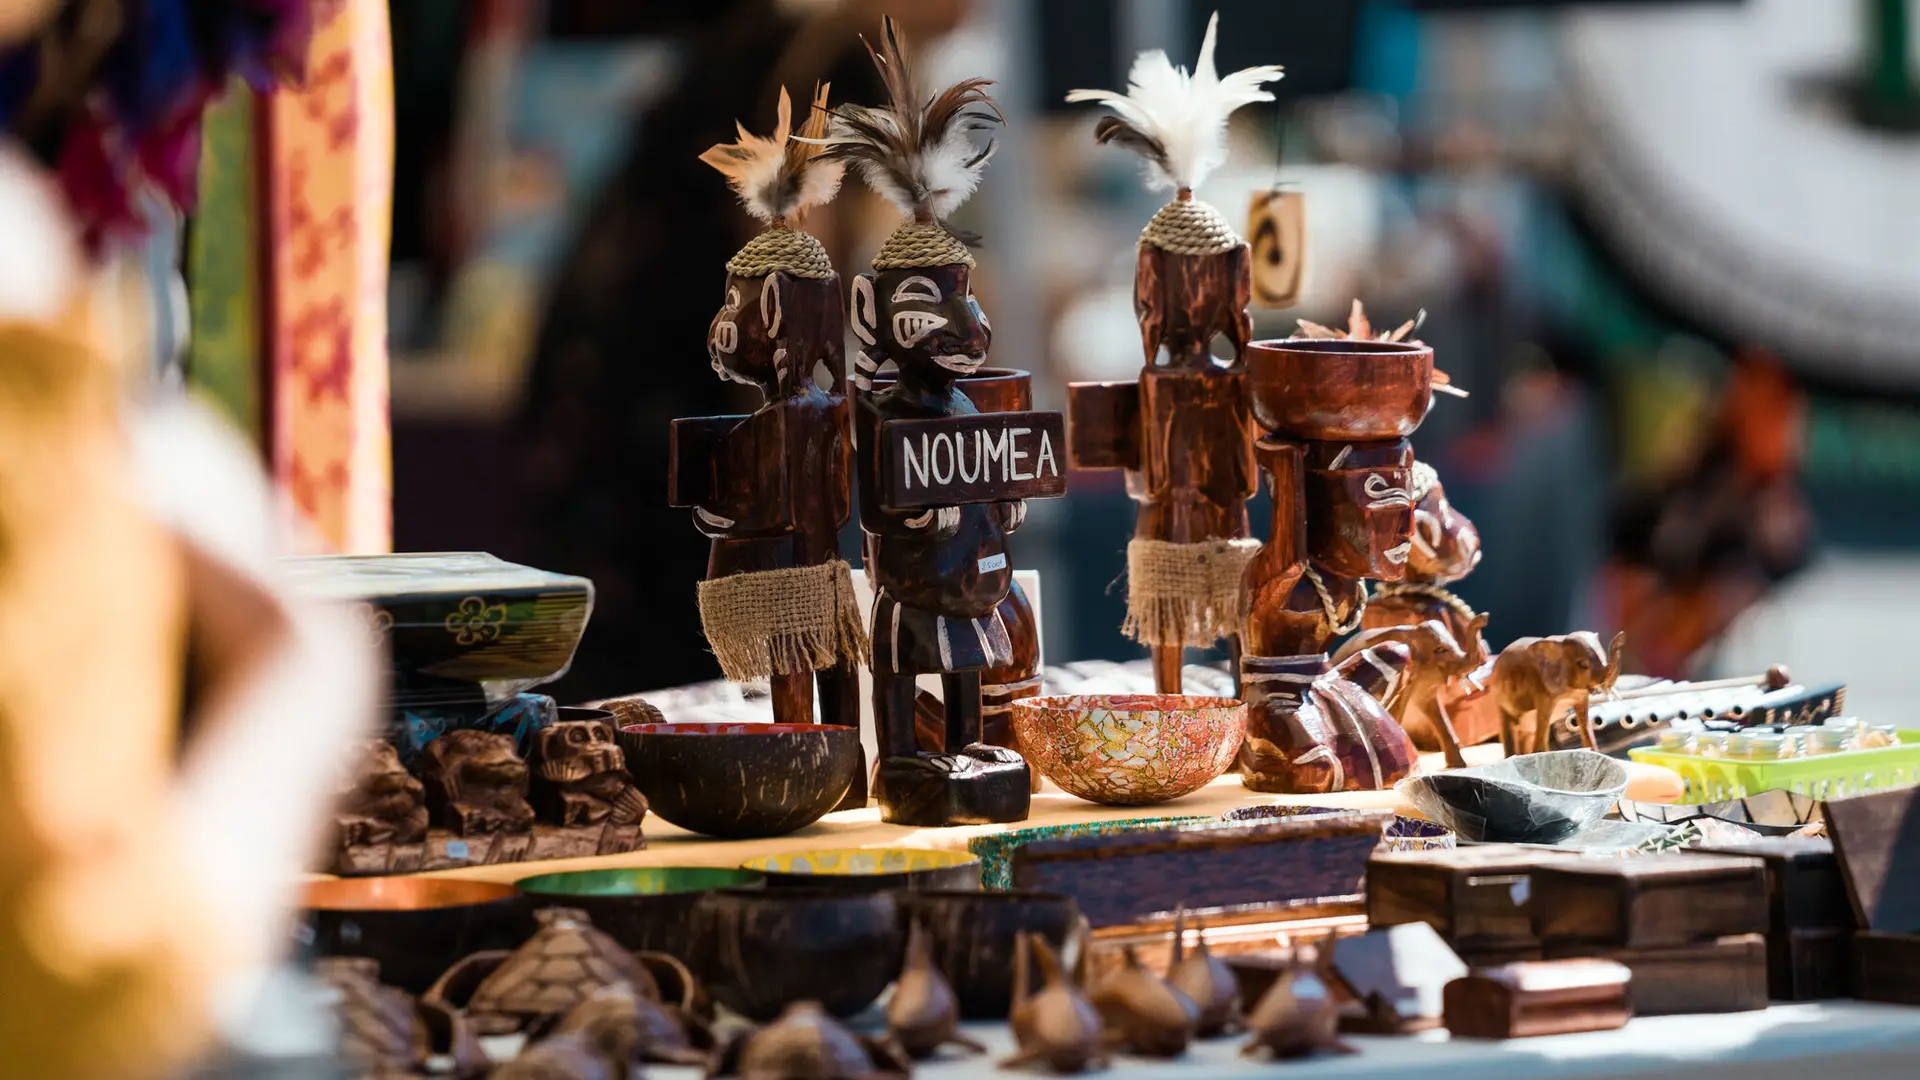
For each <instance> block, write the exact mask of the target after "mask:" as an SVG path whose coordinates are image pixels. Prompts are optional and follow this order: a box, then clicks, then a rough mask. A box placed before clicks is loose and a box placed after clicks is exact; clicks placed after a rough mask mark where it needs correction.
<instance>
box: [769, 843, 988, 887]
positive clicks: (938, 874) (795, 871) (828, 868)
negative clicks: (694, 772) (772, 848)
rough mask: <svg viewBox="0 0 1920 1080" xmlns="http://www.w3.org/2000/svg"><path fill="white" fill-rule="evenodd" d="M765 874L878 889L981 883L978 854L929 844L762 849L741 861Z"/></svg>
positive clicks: (795, 881)
mask: <svg viewBox="0 0 1920 1080" xmlns="http://www.w3.org/2000/svg"><path fill="white" fill-rule="evenodd" d="M740 866H741V869H743V870H755V871H758V872H760V873H762V874H765V875H766V877H767V888H769V889H775V890H778V889H817V890H826V891H833V892H879V891H882V890H886V889H978V888H979V887H980V858H979V856H977V855H974V854H972V853H971V852H966V851H934V850H930V849H925V848H896V847H876V848H828V849H824V850H820V851H794V852H788V853H786V854H784V855H761V856H759V857H757V858H752V859H748V860H747V861H746V862H744V863H741V864H740Z"/></svg>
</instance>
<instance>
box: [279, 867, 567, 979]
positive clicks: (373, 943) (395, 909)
mask: <svg viewBox="0 0 1920 1080" xmlns="http://www.w3.org/2000/svg"><path fill="white" fill-rule="evenodd" d="M533 928H534V927H533V916H532V908H531V907H530V906H529V905H528V903H527V901H526V898H525V897H523V896H521V895H520V893H519V892H517V891H516V890H515V889H514V887H513V886H511V885H507V884H502V883H498V882H489V881H458V880H450V879H446V878H424V877H364V878H338V879H330V880H325V881H312V882H308V883H307V885H306V887H305V893H304V895H303V896H302V898H301V902H300V915H299V920H298V922H297V923H296V928H295V931H294V933H295V936H296V939H297V940H298V941H299V942H300V943H301V944H302V946H303V947H304V949H305V950H307V951H309V952H310V954H311V955H313V956H316V957H318V956H368V957H372V958H373V959H375V960H378V961H379V962H380V981H382V982H385V983H389V984H391V985H393V986H398V987H399V988H401V989H402V990H405V991H407V992H409V993H413V994H419V993H423V992H424V991H425V990H426V989H427V987H429V986H432V985H433V981H434V980H435V979H436V978H439V976H440V973H441V972H443V971H445V970H446V969H447V968H448V967H450V966H452V965H453V963H454V961H456V960H459V959H461V958H463V957H465V956H467V955H468V954H470V953H475V952H479V951H481V950H483V949H511V948H513V947H515V946H516V945H519V944H520V943H521V942H523V941H525V940H526V939H527V937H528V936H529V935H531V934H532V933H533Z"/></svg>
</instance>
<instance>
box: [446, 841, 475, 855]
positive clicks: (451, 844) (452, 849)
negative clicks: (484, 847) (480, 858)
mask: <svg viewBox="0 0 1920 1080" xmlns="http://www.w3.org/2000/svg"><path fill="white" fill-rule="evenodd" d="M471 857H472V856H471V855H469V854H468V852H467V842H466V841H465V840H449V841H447V858H449V859H467V858H471Z"/></svg>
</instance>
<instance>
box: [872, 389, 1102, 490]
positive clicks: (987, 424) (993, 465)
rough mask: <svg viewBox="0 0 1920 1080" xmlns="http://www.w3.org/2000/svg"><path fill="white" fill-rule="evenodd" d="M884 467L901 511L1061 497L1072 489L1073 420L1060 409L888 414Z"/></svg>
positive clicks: (885, 485)
mask: <svg viewBox="0 0 1920 1080" xmlns="http://www.w3.org/2000/svg"><path fill="white" fill-rule="evenodd" d="M880 470H881V475H880V481H881V491H882V495H883V498H884V501H885V503H886V505H887V506H888V508H890V509H894V510H913V509H919V508H921V507H928V506H958V505H962V504H967V503H990V502H1004V501H1011V500H1014V499H1052V498H1058V497H1059V496H1061V495H1065V494H1066V493H1067V440H1066V420H1065V419H1064V418H1063V417H1062V416H1061V415H1060V414H1059V413H1057V412H1002V413H977V414H974V415H971V416H945V417H937V418H934V419H929V420H889V421H887V422H886V423H885V424H882V425H881V426H880Z"/></svg>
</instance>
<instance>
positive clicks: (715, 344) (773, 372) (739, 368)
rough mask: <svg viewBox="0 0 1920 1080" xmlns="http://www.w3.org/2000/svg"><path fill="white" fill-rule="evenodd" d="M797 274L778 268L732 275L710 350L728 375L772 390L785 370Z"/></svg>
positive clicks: (711, 331) (712, 328) (715, 362)
mask: <svg viewBox="0 0 1920 1080" xmlns="http://www.w3.org/2000/svg"><path fill="white" fill-rule="evenodd" d="M790 281H791V279H790V278H789V277H788V276H787V275H786V274H782V273H780V272H778V271H775V272H773V273H771V274H766V275H763V276H761V277H740V276H738V275H735V274H728V275H727V293H726V298H725V299H724V300H722V301H721V302H720V311H719V313H718V314H716V315H714V317H713V324H712V325H711V326H709V327H708V328H707V356H708V357H709V358H711V360H712V362H713V371H714V374H716V375H718V376H720V377H721V378H722V379H730V380H732V381H734V382H740V383H746V384H748V385H749V386H757V387H760V388H761V389H762V390H771V389H772V388H773V387H774V386H776V385H778V384H779V382H780V380H781V378H782V377H783V376H784V375H785V373H786V372H785V366H786V363H787V355H786V354H787V350H786V349H785V348H784V347H783V344H782V340H781V337H782V334H783V332H784V331H785V329H786V327H785V325H784V324H785V321H786V319H785V312H784V310H783V308H784V307H785V304H786V301H787V292H788V284H789V282H790Z"/></svg>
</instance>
